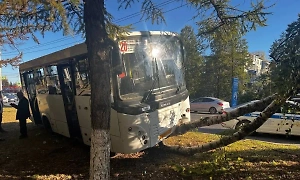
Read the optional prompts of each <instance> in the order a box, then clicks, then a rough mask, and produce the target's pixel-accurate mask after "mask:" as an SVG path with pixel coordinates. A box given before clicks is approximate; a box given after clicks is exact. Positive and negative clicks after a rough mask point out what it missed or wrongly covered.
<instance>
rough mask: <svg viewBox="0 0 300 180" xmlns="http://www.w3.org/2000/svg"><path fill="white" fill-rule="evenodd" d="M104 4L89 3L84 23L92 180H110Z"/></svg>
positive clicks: (94, 0) (100, 1) (95, 0)
mask: <svg viewBox="0 0 300 180" xmlns="http://www.w3.org/2000/svg"><path fill="white" fill-rule="evenodd" d="M104 11H105V7H104V0H86V1H85V4H84V22H85V30H86V44H87V49H88V59H89V65H90V74H91V78H90V79H91V91H92V95H91V120H92V132H91V152H90V153H91V154H90V179H93V180H95V179H109V178H110V134H109V129H110V107H111V102H110V91H111V90H110V63H109V62H110V61H109V57H110V56H109V52H110V50H109V42H110V41H109V38H108V35H107V32H106V28H105V19H104Z"/></svg>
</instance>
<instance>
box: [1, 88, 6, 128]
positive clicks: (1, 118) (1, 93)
mask: <svg viewBox="0 0 300 180" xmlns="http://www.w3.org/2000/svg"><path fill="white" fill-rule="evenodd" d="M2 98H3V96H2V93H1V92H0V132H1V133H4V132H6V131H5V130H4V129H3V128H2V113H3V99H2Z"/></svg>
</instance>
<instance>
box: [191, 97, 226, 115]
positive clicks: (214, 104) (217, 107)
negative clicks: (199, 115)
mask: <svg viewBox="0 0 300 180" xmlns="http://www.w3.org/2000/svg"><path fill="white" fill-rule="evenodd" d="M190 105H191V111H194V112H195V111H196V112H209V113H211V114H216V113H223V110H224V109H226V108H230V105H229V102H227V101H224V100H221V99H218V98H215V97H200V98H197V99H194V100H191V103H190Z"/></svg>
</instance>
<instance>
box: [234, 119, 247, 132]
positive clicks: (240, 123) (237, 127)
mask: <svg viewBox="0 0 300 180" xmlns="http://www.w3.org/2000/svg"><path fill="white" fill-rule="evenodd" d="M247 124H250V121H249V120H246V119H245V120H241V121H239V122H238V123H237V124H236V126H235V130H240V129H241V128H242V127H243V126H245V125H247Z"/></svg>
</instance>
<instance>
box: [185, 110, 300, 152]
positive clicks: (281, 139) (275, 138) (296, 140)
mask: <svg viewBox="0 0 300 180" xmlns="http://www.w3.org/2000/svg"><path fill="white" fill-rule="evenodd" d="M209 116H214V115H211V114H198V113H191V121H195V120H198V119H200V118H201V117H202V118H204V117H209ZM226 129H227V128H224V127H223V126H221V125H220V124H215V125H212V126H205V127H201V128H199V132H203V133H210V134H216V133H220V132H222V131H224V130H226ZM247 139H255V140H260V141H265V142H271V143H278V144H289V145H297V146H299V147H300V137H288V138H287V137H286V136H284V135H274V134H256V135H255V136H248V137H247Z"/></svg>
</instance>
